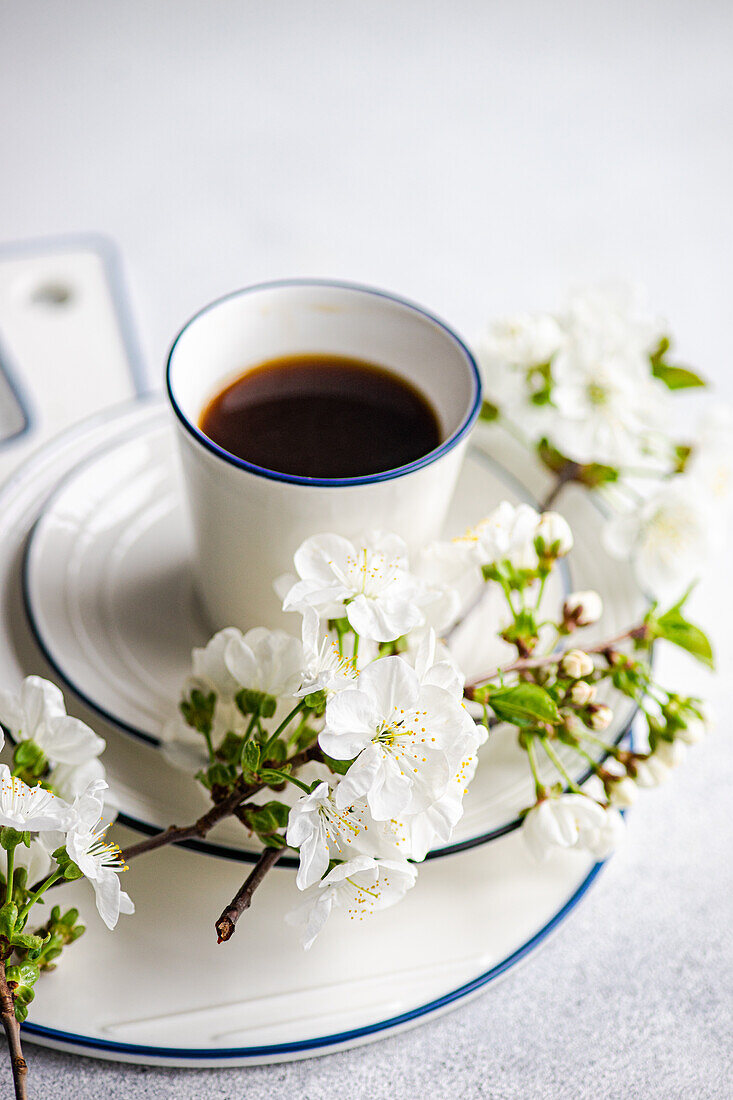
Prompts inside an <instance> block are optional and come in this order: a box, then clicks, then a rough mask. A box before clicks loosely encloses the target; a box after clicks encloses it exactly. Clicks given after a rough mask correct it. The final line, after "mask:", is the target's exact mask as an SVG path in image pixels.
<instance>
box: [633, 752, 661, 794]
mask: <svg viewBox="0 0 733 1100" xmlns="http://www.w3.org/2000/svg"><path fill="white" fill-rule="evenodd" d="M669 771H670V769H669V767H668V765H667V764H665V763H664V761H663V760H660V758H659V757H658V756H657V755H656V754H655V753H654V754H652V755H651V756H646V757H642V758H641V759H640V760H635V761H634V772H635V774H634V779H635V780H636V782H637V784H638V785H639V786H640V787H658V786H659V785H660V784H661V783H666V781H667V780H668V779H669Z"/></svg>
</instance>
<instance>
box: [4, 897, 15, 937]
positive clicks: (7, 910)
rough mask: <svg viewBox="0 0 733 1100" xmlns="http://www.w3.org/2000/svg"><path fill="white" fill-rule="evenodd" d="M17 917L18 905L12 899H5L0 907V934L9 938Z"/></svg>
mask: <svg viewBox="0 0 733 1100" xmlns="http://www.w3.org/2000/svg"><path fill="white" fill-rule="evenodd" d="M17 919H18V906H17V905H15V904H14V903H13V902H12V901H6V902H5V905H3V907H2V909H0V936H5V937H6V938H7V939H10V938H11V936H12V935H13V932H14V931H15V922H16V920H17Z"/></svg>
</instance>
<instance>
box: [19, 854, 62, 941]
mask: <svg viewBox="0 0 733 1100" xmlns="http://www.w3.org/2000/svg"><path fill="white" fill-rule="evenodd" d="M60 878H63V871H62V870H61V868H60V867H59V868H57V869H56V870H55V871H53V872H52V873H51V874H50V875H49V876H48V878H47V879H46V880H45V881H44V882H42V883H41V885H40V886H39V887H38V889H37V890H33V891H32V892H31V893H30V894H29V895H28V901H27V902H26V903H25V905H24V906H23V908H22V909H21V911H20V912H19V913H18V919H17V922H16V923H17V926H18V927H19V928H22V927H23V921H24V919H25V918H26V917H27V916H28V913H29V911H30V908H31V906H32V905H35V903H36V902H37V901H38V899H39V898H40V896H41V894H45V893H46V890H48V888H49V886H53V884H54V883H55V882H58V880H59V879H60Z"/></svg>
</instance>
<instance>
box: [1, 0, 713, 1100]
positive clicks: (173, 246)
mask: <svg viewBox="0 0 733 1100" xmlns="http://www.w3.org/2000/svg"><path fill="white" fill-rule="evenodd" d="M732 61H733V7H731V5H730V4H729V3H726V2H725V0H719V2H712V0H707V2H705V0H702V2H701V0H698V2H697V3H692V2H688V3H680V2H678V0H665V2H643V0H638V2H636V3H630V2H629V3H626V2H620V0H619V2H616V3H613V4H611V3H604V4H601V3H595V2H589V0H585V2H575V3H567V2H560V3H552V4H549V3H540V2H535V3H528V2H517V0H515V2H513V3H511V4H510V3H503V4H498V3H497V4H491V3H488V2H483V3H482V2H480V0H473V2H469V0H451V2H442V3H431V2H428V0H422V2H417V0H415V2H412V0H411V2H406V0H401V2H399V0H391V2H383V0H370V2H368V3H366V2H362V3H356V2H353V0H333V2H331V0H328V2H324V0H320V2H318V0H317V2H315V3H310V4H305V3H302V2H296V0H290V2H278V0H269V2H267V0H262V2H259V3H253V2H247V0H239V2H234V0H230V2H226V0H199V2H198V3H193V2H191V0H158V2H157V3H151V2H150V0H148V2H147V3H143V2H141V0H135V2H131V0H128V2H127V3H125V4H109V3H107V4H102V3H99V2H98V0H96V2H95V0H87V2H81V0H67V2H66V3H63V4H62V3H56V4H49V3H47V2H46V3H44V2H39V0H25V2H24V3H15V4H13V3H11V2H10V0H0V104H2V107H1V108H0V150H1V153H0V240H8V239H17V238H23V237H31V236H44V235H47V234H55V233H59V232H67V231H88V230H98V231H101V232H104V233H107V234H109V235H111V236H112V237H113V238H115V239H116V240H117V242H118V244H119V245H120V247H121V249H122V250H123V253H124V256H125V259H126V263H127V269H128V274H129V276H130V280H131V283H132V287H133V292H134V294H133V297H134V304H135V307H136V313H137V316H138V318H139V321H140V325H141V331H142V337H143V341H144V344H145V348H146V351H147V353H148V361H149V364H150V379H151V382H153V383H154V384H157V383H158V382H159V379H160V375H161V372H162V362H163V358H164V352H165V349H166V347H167V344H168V343H169V341H170V338H171V336H172V335H173V334H174V332H175V331H176V329H177V328H178V327H179V325H180V323H181V322H182V321H183V320H185V319H186V317H187V316H188V315H189V314H190V313H191V312H193V311H194V310H195V309H196V308H197V307H198V306H200V305H201V304H202V303H204V302H205V301H207V300H209V299H211V298H213V297H215V296H216V295H218V294H220V293H223V292H225V291H227V290H230V289H232V288H233V287H236V286H240V285H245V284H247V283H250V282H253V281H258V280H260V279H264V278H269V277H277V276H283V275H293V274H296V275H297V274H308V275H330V276H341V277H346V278H351V279H356V280H361V281H365V282H372V283H374V284H376V285H380V286H384V287H387V288H391V289H393V290H396V291H398V292H402V293H404V294H406V295H408V296H411V297H414V298H416V299H417V300H419V301H422V302H424V303H425V304H426V305H428V306H430V307H433V308H434V309H435V310H436V311H438V312H439V313H442V314H443V315H444V316H446V317H447V318H448V319H449V320H451V321H452V322H453V323H454V324H455V325H456V326H457V327H458V328H459V329H460V330H462V331H463V332H464V333H465V334H466V335H468V336H469V337H470V336H471V335H473V334H474V333H475V332H476V330H477V329H478V328H479V327H480V325H481V324H482V323H483V322H484V321H485V320H486V319H487V318H489V317H491V316H493V315H496V314H499V313H501V312H504V311H506V310H511V309H517V308H523V307H535V306H555V305H557V304H559V302H560V300H561V297H562V292H563V290H564V288H565V287H566V285H568V284H574V283H579V282H584V281H587V280H588V279H593V278H597V277H601V276H607V275H623V276H631V277H634V278H638V279H642V280H643V281H644V282H646V284H647V285H648V287H649V289H650V291H651V294H652V298H653V300H654V302H655V303H656V304H657V305H658V306H659V308H660V310H661V311H663V312H664V313H665V314H666V315H667V316H668V317H670V318H672V320H673V326H674V329H675V331H676V333H677V335H678V338H679V348H680V351H681V353H682V354H683V355H684V357H685V358H686V359H687V360H688V361H689V362H690V363H692V364H694V365H695V366H697V367H698V368H699V369H700V370H702V371H703V372H705V373H706V374H708V375H709V376H710V377H711V378H714V379H715V381H716V383H717V386H718V389H719V391H720V392H721V393H723V394H724V395H726V396H727V397H728V398H729V399H730V398H733V372H731V335H730V333H731V326H730V317H731V304H732V303H731V286H733V248H732V245H733V240H732V234H731V213H730V205H731V195H732V194H733V144H732V142H731V135H732V123H733V119H732V117H731V109H732V107H733V64H732ZM696 610H697V614H698V616H699V617H704V618H707V619H708V620H712V621H713V623H714V626H715V627H717V641H718V644H719V649H720V655H719V656H720V665H721V667H722V670H723V675H722V676H721V677H720V680H719V681H718V682H717V684H711V683H710V682H709V681H708V679H707V677H706V676H705V675H704V674H702V673H697V672H695V673H694V674H691V673H690V671H689V665H688V664H687V663H680V662H677V661H667V662H665V663H664V664H665V665H666V670H667V672H668V674H670V675H671V676H672V677H673V678H676V677H678V669H679V680H678V682H684V683H689V684H691V685H696V686H697V687H698V689H699V690H701V691H705V692H707V693H708V694H711V695H713V696H714V697H715V699H716V703H717V709H718V711H719V713H720V722H719V725H718V730H717V732H716V734H715V735H714V736H713V737H711V738H710V739H709V741H708V742H707V743H706V744H705V745H703V746H702V747H700V748H699V749H697V750H696V751H695V753H694V756H693V758H692V761H691V763H690V764H689V766H688V767H687V768H686V769H685V772H684V775H682V774H681V775H679V776H677V777H676V780H675V782H674V784H673V785H672V786H669V787H667V788H665V789H663V790H661V791H659V792H656V793H652V794H651V795H649V796H648V797H646V798H645V799H644V800H643V802H642V804H641V806H640V807H639V808H638V810H635V812H634V813H633V815H632V818H631V822H630V829H629V832H630V837H629V843H628V845H627V848H626V849H625V851H623V852H622V853H621V854H620V855H619V856H618V857H617V858H615V859H614V860H613V862H612V864H611V865H610V866H609V868H608V869H607V871H606V872H605V873H604V875H603V876H602V879H601V881H600V883H599V884H598V886H597V888H596V889H595V890H594V891H593V892H592V893H591V895H590V896H589V898H588V899H587V901H586V902H585V903H584V905H583V906H582V907H581V908H580V910H579V911H577V912H576V913H575V914H574V915H573V916H572V917H571V918H570V920H569V921H568V922H567V923H566V924H565V925H563V927H562V928H561V930H560V931H559V932H558V934H557V935H556V936H555V938H554V940H553V941H552V942H551V943H550V944H548V945H547V946H546V947H545V948H544V950H543V951H542V952H541V954H539V955H537V956H536V957H534V958H533V959H532V960H531V961H530V962H529V963H528V964H527V965H526V966H525V967H524V968H523V969H522V970H520V971H518V972H516V973H513V974H511V975H510V976H509V977H508V978H507V980H506V981H505V982H504V983H503V984H502V985H501V986H497V987H496V988H492V989H491V990H490V991H489V992H488V993H487V994H486V995H485V996H484V997H483V998H481V999H479V1000H477V1001H476V1002H474V1003H473V1004H471V1005H468V1006H466V1007H464V1008H462V1009H460V1010H458V1011H457V1012H455V1014H453V1015H451V1016H448V1017H446V1018H445V1019H443V1020H441V1021H438V1022H435V1023H432V1024H428V1025H426V1026H424V1027H422V1028H421V1029H419V1030H416V1031H413V1032H411V1033H409V1034H406V1035H404V1036H402V1037H399V1038H395V1039H391V1040H387V1041H385V1042H382V1043H380V1044H377V1045H375V1046H372V1047H368V1048H363V1049H361V1050H358V1051H355V1052H351V1053H346V1054H343V1055H337V1056H333V1057H331V1058H329V1059H326V1060H320V1061H316V1060H314V1061H310V1062H307V1063H301V1064H295V1065H292V1066H283V1067H272V1068H263V1069H255V1070H234V1071H228V1072H216V1071H207V1072H202V1073H193V1072H173V1071H158V1070H152V1069H138V1068H134V1067H128V1068H125V1069H122V1068H121V1067H117V1066H114V1065H106V1064H103V1063H94V1062H90V1061H86V1060H83V1059H73V1060H72V1059H70V1058H68V1057H66V1056H63V1055H56V1054H52V1053H50V1052H46V1051H42V1050H40V1049H39V1048H29V1053H30V1055H31V1059H32V1073H33V1078H32V1080H33V1087H34V1095H36V1096H39V1097H40V1096H55V1097H58V1098H59V1100H63V1098H66V1097H78V1096H84V1097H85V1098H86V1097H89V1098H91V1097H102V1096H105V1097H107V1096H124V1097H130V1098H138V1097H167V1096H170V1097H177V1098H178V1097H193V1096H196V1097H201V1098H208V1097H232V1098H234V1097H241V1096H247V1097H248V1098H249V1097H260V1096H262V1097H265V1096H266V1097H268V1098H270V1100H281V1098H282V1100H285V1098H290V1097H300V1098H302V1100H320V1098H322V1097H323V1098H326V1097H329V1098H330V1097H333V1096H350V1097H366V1096H368V1097H370V1098H371V1100H381V1098H384V1100H412V1098H414V1097H418V1096H419V1097H425V1098H428V1097H429V1098H432V1097H436V1098H442V1097H466V1098H472V1097H491V1098H497V1100H499V1098H501V1100H504V1098H506V1100H509V1098H517V1100H526V1098H528V1097H550V1098H553V1100H554V1098H565V1097H568V1098H576V1097H586V1096H587V1097H597V1096H619V1097H645V1098H646V1097H654V1098H657V1097H658V1098H660V1100H662V1098H664V1100H669V1098H673V1097H685V1098H687V1097H691V1098H692V1097H694V1098H707V1097H716V1098H717V1097H727V1096H729V1095H730V1062H731V1055H732V1054H733V1042H732V1039H731V1035H732V1034H733V1012H732V1009H731V1000H732V997H733V988H732V987H733V956H732V952H731V936H730V926H731V917H732V915H733V914H732V912H731V910H732V908H733V896H732V895H733V871H732V863H733V860H732V857H731V850H732V847H733V845H732V842H733V829H732V828H731V813H730V808H729V807H730V800H731V795H730V789H731V778H730V777H731V774H732V771H731V765H732V764H733V754H732V753H731V750H730V746H729V739H730V738H729V733H730V731H729V726H730V722H729V720H728V718H727V713H726V712H727V711H729V710H730V708H731V707H732V706H733V696H732V694H731V687H730V671H731V656H732V652H733V647H732V646H731V642H730V640H729V639H728V638H726V636H725V635H726V630H725V619H726V615H727V616H731V615H732V614H733V599H732V597H731V591H730V586H729V585H728V584H727V583H726V582H725V581H724V580H716V579H711V580H709V581H708V582H707V583H706V585H705V586H704V588H703V589H702V591H701V592H700V593H699V594H698V595H697V597H696ZM662 667H663V668H664V665H663V666H662Z"/></svg>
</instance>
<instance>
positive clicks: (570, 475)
mask: <svg viewBox="0 0 733 1100" xmlns="http://www.w3.org/2000/svg"><path fill="white" fill-rule="evenodd" d="M579 470H580V465H579V463H577V462H572V461H570V460H568V461H567V462H566V463H565V464H564V466H561V467H560V469H559V470H558V473H557V480H556V482H555V484H554V485H553V487H552V489H551V490H550V492H549V493H548V494H547V496H546V497H545V499H544V500H543V501H542V504H541V505H540V511H541V512H546V511H547V510H548V508H552V506H553V504H554V503H555V501H556V500H557V498H558V497H559V496H560V493H561V492H562V490H563V489H564V488H565V486H566V485H567V483H568V482H569V481H576V480H577V477H578V471H579Z"/></svg>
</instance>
